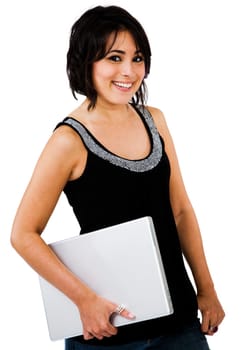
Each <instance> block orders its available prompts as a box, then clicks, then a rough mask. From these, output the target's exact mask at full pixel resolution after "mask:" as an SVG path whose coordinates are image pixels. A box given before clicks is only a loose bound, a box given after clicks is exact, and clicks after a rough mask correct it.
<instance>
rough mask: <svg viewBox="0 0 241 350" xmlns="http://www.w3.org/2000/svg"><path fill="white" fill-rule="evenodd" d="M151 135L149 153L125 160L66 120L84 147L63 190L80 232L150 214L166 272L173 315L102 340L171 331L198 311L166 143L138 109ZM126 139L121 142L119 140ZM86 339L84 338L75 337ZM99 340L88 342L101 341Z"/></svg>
mask: <svg viewBox="0 0 241 350" xmlns="http://www.w3.org/2000/svg"><path fill="white" fill-rule="evenodd" d="M136 111H137V113H138V115H139V117H140V118H141V120H142V122H143V124H144V126H145V129H146V131H147V133H148V135H149V138H150V144H151V147H150V150H149V153H148V154H147V155H146V156H145V157H144V158H142V159H137V160H129V159H126V158H124V157H120V156H117V155H116V154H114V153H112V152H111V151H109V150H108V149H107V148H106V147H104V146H103V145H102V144H101V143H100V142H99V141H98V140H97V139H96V138H95V137H94V136H93V135H92V134H91V133H90V132H89V130H88V129H87V128H86V127H85V126H84V125H83V124H81V123H80V122H78V121H77V120H75V119H73V118H66V119H65V120H64V121H63V122H62V123H60V124H59V125H58V126H60V125H63V124H64V125H69V126H70V127H71V128H73V129H74V130H75V131H76V132H77V133H78V134H79V135H80V137H81V139H82V142H83V143H84V145H85V148H86V149H87V160H86V165H85V169H84V171H83V173H82V175H81V176H80V177H79V178H77V179H75V180H73V181H69V182H68V183H67V184H66V186H65V188H64V192H65V194H66V196H67V198H68V201H69V203H70V205H71V206H72V207H73V211H74V213H75V216H76V218H77V220H78V222H79V224H80V227H81V233H86V232H90V231H93V230H96V229H100V228H103V227H107V226H110V225H114V224H117V223H121V222H124V221H128V220H132V219H136V218H139V217H142V216H147V215H148V216H151V217H152V218H153V221H154V226H155V229H156V234H157V239H158V242H159V247H160V251H161V254H162V258H163V263H164V267H165V270H166V275H167V280H168V284H169V289H170V293H171V297H172V301H173V305H174V314H173V315H171V316H167V317H162V318H158V319H155V320H150V321H146V322H141V323H137V324H133V325H130V326H123V327H120V328H119V330H118V335H117V336H115V337H111V338H106V339H104V340H102V341H101V344H112V343H123V342H128V341H129V340H136V339H141V338H143V337H144V338H148V337H151V336H158V335H161V334H165V333H169V332H172V331H174V330H175V329H176V328H179V327H182V326H184V325H185V324H186V323H189V322H191V321H192V320H193V319H194V318H196V315H197V304H196V295H195V292H194V289H193V287H192V285H191V283H190V281H189V278H188V275H187V273H186V270H185V267H184V262H183V258H182V252H181V248H180V244H179V240H178V234H177V230H176V225H175V221H174V217H173V213H172V209H171V204H170V199H169V178H170V165H169V160H168V157H167V155H166V152H165V146H164V141H163V139H162V137H161V136H160V135H159V133H158V131H157V129H156V127H155V125H154V122H153V119H152V116H151V115H150V113H149V112H148V111H147V110H146V109H142V108H136ZM123 141H124V140H123ZM76 339H77V340H79V341H80V342H85V341H84V340H83V338H82V337H78V338H76ZM99 342H100V341H98V340H91V341H88V344H90V343H92V344H100V343H99Z"/></svg>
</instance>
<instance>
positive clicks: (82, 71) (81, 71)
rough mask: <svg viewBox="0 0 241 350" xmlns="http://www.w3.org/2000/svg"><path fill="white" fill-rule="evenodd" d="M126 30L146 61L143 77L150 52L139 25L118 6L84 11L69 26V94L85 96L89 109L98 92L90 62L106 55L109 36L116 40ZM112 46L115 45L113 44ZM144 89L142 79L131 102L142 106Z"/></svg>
mask: <svg viewBox="0 0 241 350" xmlns="http://www.w3.org/2000/svg"><path fill="white" fill-rule="evenodd" d="M124 30H127V31H128V32H130V34H131V35H132V36H133V38H134V41H135V43H136V47H137V48H138V50H140V51H141V53H142V55H143V57H144V62H145V77H147V75H148V74H149V72H150V65H151V49H150V44H149V41H148V38H147V35H146V33H145V31H144V29H143V27H142V25H141V24H140V23H139V22H138V21H137V20H136V19H135V18H134V17H133V16H132V15H131V14H130V13H128V12H127V11H126V10H124V9H123V8H121V7H118V6H106V7H104V6H97V7H94V8H91V9H89V10H87V11H86V12H85V13H84V14H83V15H82V16H81V17H80V18H79V19H78V20H77V21H76V22H75V23H74V25H73V26H72V28H71V34H70V41H69V50H68V53H67V75H68V78H69V84H70V88H71V91H72V93H73V95H74V97H75V98H76V93H78V94H81V95H85V96H86V97H87V98H88V99H89V100H90V104H89V109H91V108H94V107H95V104H96V100H97V92H96V90H95V88H94V86H93V81H92V66H93V63H94V62H96V61H98V60H100V59H102V58H104V57H105V55H106V54H107V52H106V49H107V48H106V43H107V40H108V38H109V36H110V34H112V33H113V34H114V38H116V36H117V34H118V33H119V32H120V31H124ZM113 44H114V42H113ZM146 99H147V88H146V85H145V82H144V80H143V81H142V84H141V86H140V88H139V90H138V91H137V92H136V93H135V96H133V97H132V103H133V104H135V105H136V104H138V103H142V104H144V103H145V100H146Z"/></svg>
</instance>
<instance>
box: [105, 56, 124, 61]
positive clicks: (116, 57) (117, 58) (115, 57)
mask: <svg viewBox="0 0 241 350" xmlns="http://www.w3.org/2000/svg"><path fill="white" fill-rule="evenodd" d="M108 59H109V60H110V61H113V62H120V61H121V58H120V56H110V57H108Z"/></svg>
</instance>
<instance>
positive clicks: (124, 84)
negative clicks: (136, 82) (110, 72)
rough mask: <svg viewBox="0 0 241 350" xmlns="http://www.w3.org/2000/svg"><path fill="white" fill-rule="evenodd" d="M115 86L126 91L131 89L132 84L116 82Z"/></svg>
mask: <svg viewBox="0 0 241 350" xmlns="http://www.w3.org/2000/svg"><path fill="white" fill-rule="evenodd" d="M114 84H115V85H117V86H119V87H122V88H125V89H129V88H130V87H131V86H132V84H131V83H119V82H115V83H114Z"/></svg>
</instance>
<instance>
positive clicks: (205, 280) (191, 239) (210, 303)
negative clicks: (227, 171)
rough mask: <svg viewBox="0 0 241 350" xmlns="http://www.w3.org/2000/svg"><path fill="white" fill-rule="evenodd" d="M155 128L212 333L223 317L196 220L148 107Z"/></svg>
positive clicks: (205, 324) (162, 126) (161, 122)
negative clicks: (164, 155)
mask: <svg viewBox="0 0 241 350" xmlns="http://www.w3.org/2000/svg"><path fill="white" fill-rule="evenodd" d="M149 109H150V112H151V113H152V115H153V117H154V120H155V123H156V125H157V128H158V130H159V132H160V134H161V135H162V137H163V138H164V141H165V148H166V152H167V155H168V158H169V161H170V166H171V177H170V199H171V205H172V209H173V214H174V218H175V222H176V226H177V230H178V235H179V240H180V244H181V247H182V251H183V254H184V256H185V258H186V260H187V262H188V264H189V266H190V268H191V271H192V274H193V277H194V280H195V284H196V288H197V298H198V306H199V309H200V311H201V313H202V330H203V332H204V333H207V334H210V335H212V334H213V333H214V332H215V329H214V328H210V327H217V326H218V325H219V324H220V323H221V322H222V320H223V318H224V311H223V309H222V306H221V304H220V302H219V300H218V298H217V295H216V292H215V288H214V283H213V280H212V277H211V275H210V272H209V268H208V265H207V261H206V257H205V253H204V249H203V243H202V238H201V233H200V229H199V225H198V221H197V218H196V215H195V212H194V210H193V207H192V205H191V202H190V200H189V198H188V195H187V192H186V189H185V186H184V182H183V179H182V175H181V171H180V167H179V164H178V159H177V155H176V152H175V147H174V144H173V141H172V137H171V135H170V132H169V130H168V127H167V124H166V121H165V118H164V116H163V114H162V113H161V111H159V110H158V109H154V108H149Z"/></svg>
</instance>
